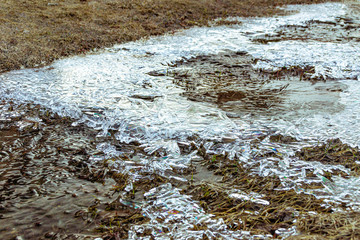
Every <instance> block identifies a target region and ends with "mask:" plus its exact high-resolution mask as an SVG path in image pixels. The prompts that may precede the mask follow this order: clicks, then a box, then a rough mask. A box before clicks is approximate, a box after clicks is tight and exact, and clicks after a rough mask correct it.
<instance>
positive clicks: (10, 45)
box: [0, 0, 328, 72]
mask: <svg viewBox="0 0 360 240" xmlns="http://www.w3.org/2000/svg"><path fill="white" fill-rule="evenodd" d="M320 2H325V1H324V0H286V1H280V0H244V1H238V0H200V1H199V0H146V1H144V0H36V1H35V0H26V1H25V0H22V1H15V0H4V1H1V3H0V6H1V7H0V72H5V71H9V70H14V69H19V68H21V67H36V66H43V65H47V64H49V63H51V62H52V61H54V60H56V59H59V58H62V57H66V56H70V55H76V54H81V53H86V52H89V51H91V50H93V49H99V48H103V47H109V46H112V45H113V44H116V43H123V42H127V41H133V40H137V39H140V38H142V37H148V36H152V35H159V34H163V33H165V32H171V31H174V30H177V29H181V28H188V27H192V26H203V25H207V24H208V22H209V21H210V20H213V19H216V18H226V17H230V16H243V17H250V16H268V15H273V14H281V13H282V12H281V10H280V9H277V8H276V7H278V6H282V5H284V4H303V3H320ZM327 2H328V1H327ZM223 23H224V24H227V23H231V22H226V21H223Z"/></svg>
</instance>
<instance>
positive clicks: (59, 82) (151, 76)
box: [0, 3, 360, 239]
mask: <svg viewBox="0 0 360 240" xmlns="http://www.w3.org/2000/svg"><path fill="white" fill-rule="evenodd" d="M356 6H357V7H359V6H358V5H356V4H355V5H354V6H351V7H350V6H348V5H345V4H341V3H327V4H320V5H309V6H290V7H288V8H289V10H291V11H294V12H293V14H292V15H289V16H282V17H274V18H254V19H239V20H240V21H241V22H242V24H241V25H234V26H225V27H224V26H219V27H211V28H193V29H189V30H185V31H181V32H178V33H176V34H174V35H165V36H161V37H154V38H150V39H148V40H142V41H137V42H131V43H126V44H122V45H117V46H114V47H113V48H109V49H106V50H104V51H102V52H101V53H94V54H89V55H86V56H77V57H73V58H69V59H63V60H59V61H57V62H55V63H54V64H52V65H51V66H49V67H46V68H42V69H24V70H20V71H13V72H9V73H6V74H2V75H0V98H1V99H5V100H6V99H12V100H13V101H15V102H20V103H22V102H32V103H35V104H40V105H41V106H45V107H47V108H50V110H51V111H53V112H56V113H58V114H59V115H61V116H69V117H72V118H75V119H76V122H75V123H74V124H73V125H79V124H86V125H87V126H88V127H90V128H95V129H97V130H101V133H100V134H99V136H98V137H102V136H108V135H110V136H112V137H113V138H114V139H116V141H117V143H118V144H119V145H120V146H121V144H122V143H126V144H129V143H133V142H136V143H137V144H139V145H140V146H141V147H143V148H144V149H145V152H146V153H147V154H144V155H141V156H135V157H133V158H132V159H129V160H128V161H124V160H122V159H121V156H123V155H125V154H128V152H126V151H125V150H124V151H123V150H122V149H121V147H116V146H114V143H113V142H102V143H100V144H98V146H97V148H98V149H99V150H100V151H103V152H104V153H105V154H106V155H107V156H106V157H105V158H113V159H117V160H116V161H113V163H112V167H113V168H115V169H118V170H119V171H120V172H123V173H124V172H126V173H129V174H131V176H132V182H130V183H129V185H128V187H127V188H125V190H126V191H131V189H132V184H133V183H134V182H136V181H138V180H139V179H140V178H141V176H144V174H147V173H148V174H151V173H158V174H160V175H162V176H164V177H166V178H170V179H176V180H178V181H184V182H186V181H187V180H186V179H185V178H183V177H182V176H181V174H174V173H173V172H172V170H174V169H186V168H188V167H189V165H190V164H191V162H192V161H193V160H196V159H199V158H200V156H199V155H198V151H196V150H194V151H192V152H190V153H186V154H185V153H183V152H182V151H181V146H184V145H185V146H190V145H191V144H194V145H197V146H200V145H203V148H205V150H206V151H207V152H208V153H211V154H219V155H221V154H223V155H227V156H228V157H229V159H231V160H234V161H240V162H242V163H244V164H245V165H248V166H250V168H249V169H251V171H253V172H254V174H257V175H259V176H271V175H275V176H278V177H279V178H280V179H287V180H286V181H285V180H283V181H284V183H283V186H282V189H294V190H296V191H297V192H301V191H305V192H307V190H306V189H303V188H301V187H300V186H302V184H304V183H311V182H312V181H315V180H314V179H313V178H308V177H307V174H306V173H307V172H312V173H313V174H314V175H316V176H320V177H319V178H320V179H322V178H321V177H322V176H323V173H324V171H333V170H340V171H343V172H345V173H348V172H349V170H348V169H346V168H344V167H342V166H338V165H323V164H321V163H319V162H304V161H300V160H299V159H297V158H296V157H294V154H295V152H296V151H297V150H299V149H300V148H301V147H303V146H308V145H312V144H317V143H319V142H324V141H326V140H327V139H330V138H339V139H341V140H342V141H343V142H345V143H348V144H350V145H351V146H360V112H359V111H360V82H359V80H360V61H359V60H360V32H359V26H360V14H359V10H358V9H357V8H356ZM201 56H225V57H226V58H229V59H231V61H232V62H231V64H233V65H239V64H240V65H241V64H242V66H245V65H246V67H249V68H252V69H254V70H259V71H260V70H262V71H272V72H276V71H277V70H281V69H283V68H286V69H292V68H294V67H296V68H297V69H307V68H309V67H310V68H311V69H312V70H311V71H309V73H306V74H307V77H308V79H307V80H300V79H299V78H294V77H288V78H282V79H281V80H268V79H267V81H264V82H260V81H261V79H260V77H259V76H260V75H256V74H258V73H255V71H254V74H255V75H254V76H252V78H250V79H251V80H252V81H255V83H254V86H253V88H254V89H255V90H254V94H255V95H257V94H259V93H258V92H257V90H258V89H259V88H260V85H261V88H262V89H263V90H264V91H265V90H266V91H270V92H272V94H270V95H269V94H263V95H264V99H263V100H261V101H263V102H265V103H270V104H267V105H266V107H259V106H257V105H254V104H252V102H251V101H254V99H253V98H251V97H247V98H243V97H237V98H236V97H235V98H233V99H231V97H229V98H230V99H229V100H226V101H223V100H221V99H225V98H224V97H220V96H222V95H220V94H219V92H216V90H214V91H209V89H210V88H213V89H216V87H217V85H216V84H215V85H214V84H213V82H211V83H210V82H209V81H199V82H198V83H197V85H196V84H195V85H194V84H193V85H192V86H191V87H194V86H195V88H196V89H195V90H199V91H200V90H201V91H203V92H204V93H206V94H209V93H211V94H215V95H214V96H215V98H216V100H214V101H212V100H211V98H210V100H206V99H205V98H202V97H201V96H200V97H199V96H198V95H197V96H196V97H195V99H194V97H193V96H192V94H191V93H190V94H189V89H188V87H187V86H184V85H182V84H179V82H178V81H177V80H176V79H175V77H176V76H184V77H188V78H189V79H190V81H191V82H192V83H193V82H194V81H195V80H192V79H191V77H192V76H195V77H196V76H200V75H201V72H200V73H198V72H197V71H198V70H197V68H196V67H194V65H192V62H196V61H195V60H193V59H196V58H199V57H201ZM243 56H246V57H243ZM214 58H216V57H214ZM245 58H251V59H250V60H249V59H245ZM244 59H245V60H244ZM229 61H230V60H229ZM180 62H181V64H180ZM196 66H197V65H196ZM198 67H199V66H198ZM232 67H233V66H230V68H232ZM221 68H222V67H221ZM224 69H226V67H225V68H224ZM182 74H183V75H182ZM223 75H224V73H223V72H221V71H219V72H218V81H222V76H223ZM195 77H194V78H195ZM319 79H321V81H319ZM323 80H324V81H323ZM212 81H214V80H212ZM256 81H259V82H256ZM230 83H231V84H233V83H234V82H233V81H230ZM283 87H284V88H283ZM204 89H205V90H204ZM224 89H225V90H224ZM239 89H245V90H246V91H245V90H244V91H242V92H241V93H243V92H246V93H247V92H249V91H250V90H251V89H252V88H251V86H250V87H249V86H246V87H245V86H244V85H241V84H240V85H238V86H235V87H234V86H233V85H232V87H231V88H230V89H229V88H222V90H221V91H222V92H221V93H225V94H230V93H236V94H237V95H236V96H239V94H240V93H239V92H240V90H239ZM276 89H281V90H279V91H277V92H276V91H275V90H276ZM282 89H284V90H282ZM272 90H274V91H272ZM264 91H263V92H264ZM266 91H265V92H266ZM274 92H275V93H274ZM206 94H204V96H205V95H206ZM211 94H210V95H211ZM260 95H261V94H260ZM189 96H190V97H189ZM206 96H207V95H206ZM233 96H235V95H233ZM270 97H272V98H271V99H273V98H276V99H277V100H276V101H274V103H272V102H271V101H272V100H271V99H270ZM204 99H205V100H204ZM219 99H220V100H221V101H220V100H219ZM0 114H1V115H0V118H3V119H5V118H6V114H7V112H6V110H4V111H2V112H1V113H0ZM270 134H282V135H284V136H290V137H293V138H296V140H297V142H296V143H291V144H290V143H276V142H271V141H270V140H269V137H266V136H269V135H270ZM258 136H265V137H264V138H263V139H262V140H261V142H260V143H259V145H258V146H257V148H256V149H253V145H251V140H253V139H255V138H257V137H258ZM190 139H191V140H190ZM194 139H195V140H194ZM215 143H216V144H215ZM269 151H272V152H275V153H276V154H277V155H281V158H274V157H269V158H266V157H265V158H261V159H260V160H258V159H257V160H256V161H257V162H256V163H257V164H258V165H256V164H255V163H254V159H255V156H257V155H258V154H259V153H262V152H269ZM91 159H92V160H93V161H100V160H103V159H104V157H101V158H99V157H96V156H94V157H92V158H91ZM0 161H1V160H0ZM134 163H135V164H136V166H137V167H136V169H137V171H130V170H133V169H134V168H135V167H134ZM252 164H254V166H255V165H256V167H253V168H251V166H252ZM169 172H170V173H169ZM140 173H141V174H140ZM288 179H291V180H290V181H291V182H289V180H288ZM333 181H334V183H333V184H332V185H331V187H329V186H328V185H327V183H326V182H323V185H324V188H323V189H320V190H317V191H311V193H310V192H308V193H309V194H314V195H315V196H317V197H319V198H324V199H327V201H329V202H335V203H346V204H347V205H348V207H349V208H351V209H352V210H359V207H360V190H359V189H360V188H359V185H360V179H359V178H357V177H351V178H341V177H334V178H333ZM235 192H236V191H235ZM236 194H238V193H234V192H233V193H231V192H229V195H231V196H235V197H236V196H237V195H236ZM238 195H239V194H238ZM145 196H146V201H145V200H144V201H143V202H137V203H136V207H137V208H140V209H141V211H142V213H143V214H144V215H145V216H147V217H148V218H150V222H148V223H146V224H144V225H136V226H133V227H132V228H131V229H130V231H129V239H141V237H140V236H139V235H138V234H139V233H142V232H144V231H145V230H149V229H150V231H152V234H153V237H154V238H155V239H170V238H174V239H175V238H176V239H191V237H193V238H194V239H198V238H201V237H202V236H204V235H206V236H207V237H208V238H212V239H218V238H224V239H241V238H245V239H249V238H252V236H251V235H250V234H249V233H248V232H246V231H241V230H238V231H233V230H229V229H228V228H227V226H226V225H225V224H224V223H223V221H222V220H221V219H214V218H212V216H211V215H210V214H207V213H206V212H205V211H204V210H203V209H202V208H201V207H200V205H199V203H198V202H197V201H195V200H192V198H191V197H190V196H187V195H184V194H182V193H181V192H180V190H179V189H177V188H175V187H173V186H172V185H171V184H170V183H168V184H164V185H161V186H159V187H158V188H154V189H151V190H150V191H148V192H147V193H145ZM254 198H255V200H257V201H261V200H262V199H261V196H258V197H253V198H252V199H253V200H254ZM255 200H254V201H255ZM124 201H125V200H124ZM263 201H265V200H263ZM263 204H267V203H266V201H265V202H263ZM134 206H135V204H134ZM174 211H175V212H176V214H174ZM165 215H167V216H166V218H165V219H166V220H165V221H161V222H160V221H158V219H159V218H160V217H164V216H165ZM198 223H201V224H204V225H206V226H207V228H206V230H194V229H193V226H194V225H196V224H198ZM163 227H166V228H167V229H170V231H168V232H164V231H160V229H163ZM277 234H278V236H284V237H285V236H288V235H291V234H296V229H295V228H294V229H286V230H284V229H282V230H279V232H278V233H277ZM255 237H257V238H271V235H268V236H255ZM144 239H148V238H146V237H144Z"/></svg>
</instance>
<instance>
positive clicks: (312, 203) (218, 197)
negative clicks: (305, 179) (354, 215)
mask: <svg viewBox="0 0 360 240" xmlns="http://www.w3.org/2000/svg"><path fill="white" fill-rule="evenodd" d="M210 159H212V158H210ZM205 165H206V166H208V167H209V168H210V169H211V170H212V171H213V172H214V174H216V175H220V176H222V182H221V183H219V184H214V183H208V182H201V183H200V184H193V185H191V186H190V187H189V188H188V189H186V190H185V192H186V193H187V194H190V195H192V196H193V198H194V199H196V200H198V201H200V205H201V206H202V207H203V208H204V210H206V211H207V212H208V213H211V214H214V215H215V217H216V218H222V219H223V220H224V222H225V224H226V225H227V226H228V227H229V229H232V230H245V231H250V232H251V233H252V234H262V235H272V236H273V237H279V235H278V233H277V232H276V230H278V229H281V228H282V229H289V228H291V227H293V226H295V225H296V222H297V221H294V220H296V219H299V218H302V217H304V219H308V218H307V216H311V215H310V213H311V212H314V213H315V212H316V213H319V214H330V213H331V212H332V210H331V209H330V208H326V207H324V206H323V203H324V202H323V201H322V200H321V199H316V198H315V197H314V196H313V195H308V194H304V193H300V194H298V193H296V192H295V191H294V190H288V191H285V190H277V189H278V188H281V181H280V179H279V178H278V177H274V176H268V177H260V176H257V175H254V174H250V172H249V169H246V168H244V167H243V166H242V165H241V164H240V163H238V162H236V161H231V160H227V159H221V163H220V159H218V158H217V160H215V161H212V160H208V161H206V162H205ZM305 224H306V223H304V225H305ZM203 227H204V226H195V227H194V229H202V228H203ZM304 232H309V231H308V230H306V231H305V227H304ZM310 232H311V231H310ZM311 233H312V232H311Z"/></svg>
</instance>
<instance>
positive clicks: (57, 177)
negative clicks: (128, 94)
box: [0, 103, 113, 239]
mask: <svg viewBox="0 0 360 240" xmlns="http://www.w3.org/2000/svg"><path fill="white" fill-rule="evenodd" d="M11 108H13V105H12V104H5V103H3V104H2V105H1V109H2V117H4V118H2V121H1V128H2V131H1V136H0V140H1V141H0V155H1V161H0V169H1V171H0V183H1V187H0V192H1V198H0V202H1V203H0V204H1V209H0V211H1V220H0V221H1V227H0V232H1V238H2V239H13V238H15V237H22V238H23V239H40V238H42V237H44V236H47V237H48V238H53V239H55V238H56V236H57V235H58V236H59V237H60V236H62V238H65V237H69V238H70V239H75V238H76V236H77V235H79V233H81V234H80V235H79V236H83V237H84V238H86V236H88V239H93V237H91V236H92V235H93V232H92V228H93V225H94V224H93V223H92V222H86V221H80V220H79V218H75V215H76V212H78V211H83V210H84V209H87V208H88V207H89V206H90V205H92V204H93V202H94V200H95V198H99V199H107V200H109V199H111V195H110V188H111V186H112V184H113V182H111V181H109V180H107V181H106V184H104V185H103V184H102V183H99V182H92V181H90V180H91V179H90V178H89V177H88V176H87V175H88V174H89V172H91V171H93V169H96V168H95V166H93V165H94V164H93V163H91V162H90V161H89V156H90V155H92V154H94V153H96V152H98V151H97V150H96V143H95V142H94V140H95V136H96V131H93V130H91V129H84V128H83V127H72V126H71V122H70V121H69V120H67V119H61V118H59V117H54V116H50V115H47V114H46V112H43V113H41V112H40V108H39V106H31V105H25V106H22V107H18V109H17V111H15V110H12V109H11ZM14 108H16V107H14ZM4 113H5V114H4ZM6 113H7V114H6ZM5 115H6V116H5ZM5 117H6V118H5Z"/></svg>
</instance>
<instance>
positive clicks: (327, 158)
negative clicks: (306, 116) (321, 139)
mask: <svg viewBox="0 0 360 240" xmlns="http://www.w3.org/2000/svg"><path fill="white" fill-rule="evenodd" d="M296 155H297V156H298V157H299V158H300V159H301V160H304V161H319V162H321V163H324V164H334V165H339V164H341V165H343V166H344V167H346V168H349V169H350V170H351V174H352V175H356V176H359V174H360V164H359V162H358V161H359V159H360V151H359V148H358V147H351V146H349V145H348V144H344V143H342V142H341V140H340V139H330V140H328V141H327V142H326V143H324V144H321V145H319V146H315V147H304V148H302V149H301V151H299V152H297V153H296ZM341 173H342V172H339V174H341ZM342 175H344V173H343V174H342ZM344 177H346V175H344Z"/></svg>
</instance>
